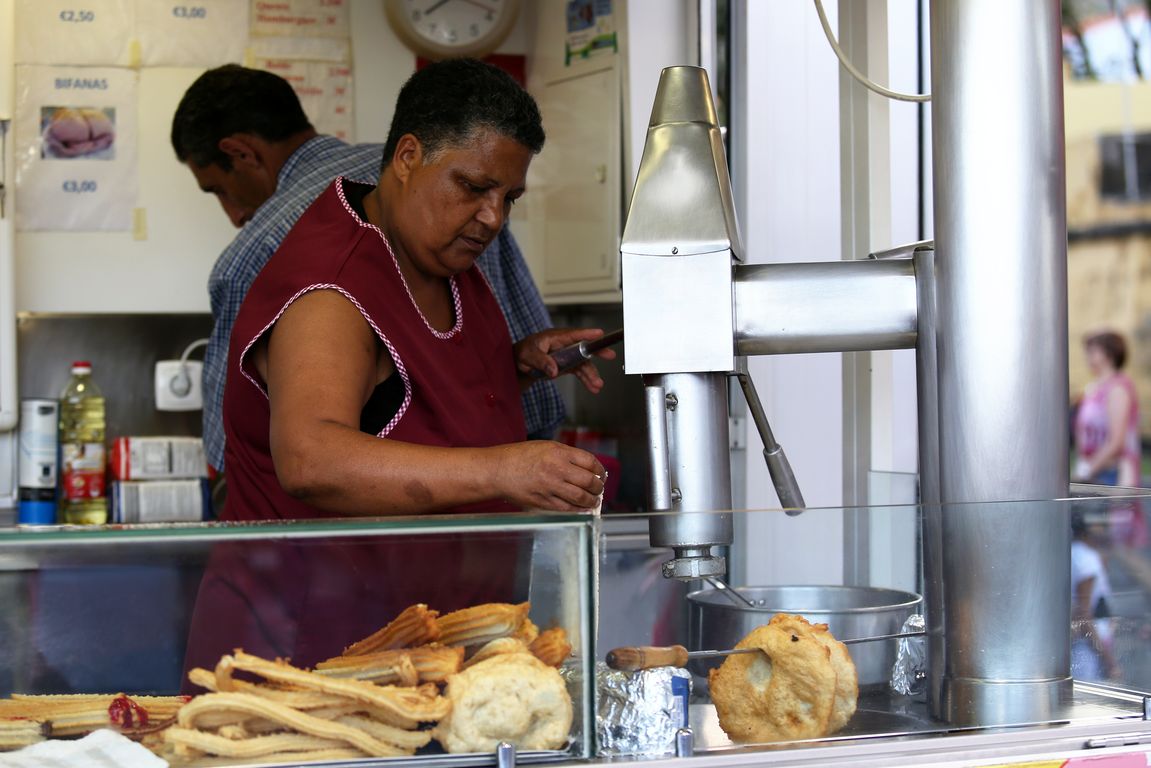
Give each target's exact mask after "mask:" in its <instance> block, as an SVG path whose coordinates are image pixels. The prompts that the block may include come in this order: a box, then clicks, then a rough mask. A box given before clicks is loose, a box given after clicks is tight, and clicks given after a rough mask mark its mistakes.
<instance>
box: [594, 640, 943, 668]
mask: <svg viewBox="0 0 1151 768" xmlns="http://www.w3.org/2000/svg"><path fill="white" fill-rule="evenodd" d="M923 634H924V633H923V632H903V633H896V634H894V635H875V636H874V637H856V638H853V639H851V640H844V641H842V642H843V644H844V645H854V644H856V643H872V642H875V641H876V640H899V639H902V638H905V637H921V636H923ZM760 651H762V649H761V648H730V649H728V650H725V651H689V650H688V649H687V648H684V647H683V646H682V645H667V646H658V645H630V646H624V647H622V648H615V649H613V650H611V651H609V652H608V654H607V659H606V660H607V665H608V666H609V667H611V668H612V669H618V670H620V671H622V672H635V671H636V670H640V669H652V668H653V667H683V666H686V665H687V662H688V660H689V659H714V658H718V657H722V656H730V655H732V654H734V653H758V652H760Z"/></svg>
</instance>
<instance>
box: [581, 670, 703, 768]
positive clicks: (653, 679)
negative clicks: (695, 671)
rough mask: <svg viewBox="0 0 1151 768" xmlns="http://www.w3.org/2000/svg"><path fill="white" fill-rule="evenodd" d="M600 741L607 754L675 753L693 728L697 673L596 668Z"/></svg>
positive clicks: (597, 730)
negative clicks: (680, 735)
mask: <svg viewBox="0 0 1151 768" xmlns="http://www.w3.org/2000/svg"><path fill="white" fill-rule="evenodd" d="M596 693H597V698H596V701H597V712H596V739H597V742H598V744H599V753H600V754H601V755H667V754H674V753H675V734H676V731H678V730H679V729H680V728H686V727H687V724H688V719H687V718H688V700H689V699H690V697H691V673H690V672H688V671H687V670H686V669H680V668H679V667H656V668H655V669H641V670H639V671H638V672H620V671H618V670H615V669H610V668H609V667H608V666H607V665H606V664H604V663H602V662H600V663H597V664H596Z"/></svg>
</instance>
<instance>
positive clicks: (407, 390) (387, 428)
mask: <svg viewBox="0 0 1151 768" xmlns="http://www.w3.org/2000/svg"><path fill="white" fill-rule="evenodd" d="M311 291H337V292H339V293H340V294H342V295H343V297H344V298H346V299H347V300H348V301H350V302H352V304H353V305H354V306H355V308H356V309H358V310H359V311H360V314H361V315H363V316H364V319H365V320H367V321H368V325H370V326H371V328H372V330H373V331H374V332H375V334H376V336H377V337H378V338H379V340H380V341H381V342H382V343H383V345H384V346H385V347H387V349H388V354H389V355H391V356H392V363H393V364H395V366H396V372H397V373H398V374H400V379H402V380H403V382H404V402H403V403H402V404H401V405H400V408H399V410H398V411H396V415H395V416H393V417H392V418H391V421H389V422H388V423H387V424H385V425H384V428H383V429H381V430H380V431H379V432H378V433H377V434H376V437H387V436H388V434H389V433H390V432H391V431H392V430H393V429H395V428H396V425H397V424H399V423H400V419H402V418H403V417H404V414H405V413H407V410H408V406H410V405H411V404H412V382H411V379H409V378H408V369H407V366H405V365H404V361H403V359H402V358H401V357H400V353H399V352H397V351H396V348H395V347H394V346H393V345H392V342H391V340H390V339H388V337H387V336H385V335H384V332H383V331H381V330H380V327H379V326H378V325H376V321H375V320H373V319H372V318H371V316H370V315H369V314H368V313H367V311H366V310H365V309H364V307H363V305H362V304H360V302H359V301H358V300H357V299H356V297H355V296H353V295H352V294H351V293H349V292H348V291H346V290H344V288H342V287H341V286H339V285H336V284H335V283H316V284H315V285H309V286H308V287H306V288H303V289H301V290H300V291H298V292H297V293H296V294H295V295H294V296H292V298H290V299H288V300H287V301H286V302H285V303H284V306H282V307H280V311H279V312H277V313H276V316H275V317H273V318H272V319H271V320H270V321H268V324H267V325H265V326H264V327H263V328H261V329H260V332H259V333H257V334H256V335H255V336H254V337H252V339H251V340H250V341H249V342H248V343H247V344H246V345H244V351H243V352H242V353H241V354H240V373H242V374H243V375H244V378H246V379H247V380H248V381H250V382H252V384H253V385H254V386H255V387H256V388H257V389H259V390H260V393H261V394H263V396H264V399H267V398H268V390H267V389H266V388H264V387H263V386H262V385H261V384H260V382H258V381H256V379H255V378H253V377H252V376H251V375H250V374H249V373H248V371H247V369H246V368H245V367H244V361H245V360H246V359H247V358H248V350H250V349H251V348H252V346H253V345H254V344H255V343H256V342H257V341H259V339H260V338H261V337H262V336H263V335H264V334H265V333H267V332H268V329H269V328H271V327H272V326H273V325H275V324H276V321H278V320H279V319H280V317H281V316H282V315H283V314H284V312H285V311H287V309H288V307H290V306H292V304H293V303H294V302H295V301H296V299H298V298H300V297H301V296H303V295H304V294H305V293H309V292H311Z"/></svg>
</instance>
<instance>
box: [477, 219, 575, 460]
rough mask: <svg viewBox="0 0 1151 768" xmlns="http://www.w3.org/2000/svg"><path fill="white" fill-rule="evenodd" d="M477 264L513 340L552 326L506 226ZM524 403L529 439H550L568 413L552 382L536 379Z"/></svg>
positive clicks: (516, 244)
mask: <svg viewBox="0 0 1151 768" xmlns="http://www.w3.org/2000/svg"><path fill="white" fill-rule="evenodd" d="M477 264H479V266H480V269H482V270H483V272H484V275H485V276H486V277H487V278H488V282H489V283H490V284H491V286H492V292H493V293H495V295H496V301H498V302H499V305H500V308H501V309H503V311H504V318H505V319H506V320H507V323H508V332H509V333H510V334H511V337H512V341H513V342H516V341H519V340H520V339H522V338H524V337H525V336H530V335H532V334H533V333H537V332H539V331H543V330H547V329H548V328H551V327H552V322H551V317H550V316H549V315H548V311H547V307H545V306H544V302H543V298H542V297H541V296H540V292H539V290H538V289H537V288H536V284H535V281H533V280H532V276H531V272H530V271H528V265H527V263H526V262H525V261H524V256H523V253H522V252H521V251H520V247H519V244H518V243H516V239H515V237H513V236H512V233H511V231H510V230H508V228H507V227H504V228H503V230H501V231H500V234H499V235H498V236H497V237H496V239H495V240H494V241H492V244H491V245H489V246H488V249H487V250H486V251H484V252H483V254H481V255H480V257H479V259H478V260H477ZM523 405H524V420H525V421H526V422H527V430H528V437H529V438H532V439H551V438H552V437H554V436H555V431H556V429H557V428H558V427H559V425H560V424H561V423H563V420H564V418H565V417H566V416H567V412H566V410H565V409H564V401H563V398H562V397H561V396H560V393H559V390H558V389H557V388H556V385H555V383H554V382H552V381H538V382H536V383H535V384H533V385H532V386H531V387H530V388H528V389H527V390H525V391H524V393H523Z"/></svg>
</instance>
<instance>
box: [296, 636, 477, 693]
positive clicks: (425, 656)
mask: <svg viewBox="0 0 1151 768" xmlns="http://www.w3.org/2000/svg"><path fill="white" fill-rule="evenodd" d="M405 656H406V657H407V658H408V659H409V660H410V662H411V664H412V665H413V666H414V667H415V671H416V674H417V677H418V679H419V682H422V683H428V682H433V683H439V682H443V681H444V680H447V679H448V676H449V675H454V674H455V673H456V672H459V671H460V668H461V667H462V665H463V659H464V649H463V648H449V647H447V646H445V645H422V646H420V647H418V648H405V649H403V650H391V651H380V652H378V653H369V654H364V655H362V656H336V657H335V658H331V659H328V660H326V661H321V662H320V663H319V664H317V665H316V670H315V671H316V672H318V673H320V674H322V675H328V676H330V677H350V678H354V679H356V680H370V681H371V682H373V683H379V684H387V683H394V682H395V681H396V680H398V679H399V673H398V671H397V668H398V667H399V665H400V664H401V663H402V662H401V659H402V658H403V657H405Z"/></svg>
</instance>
